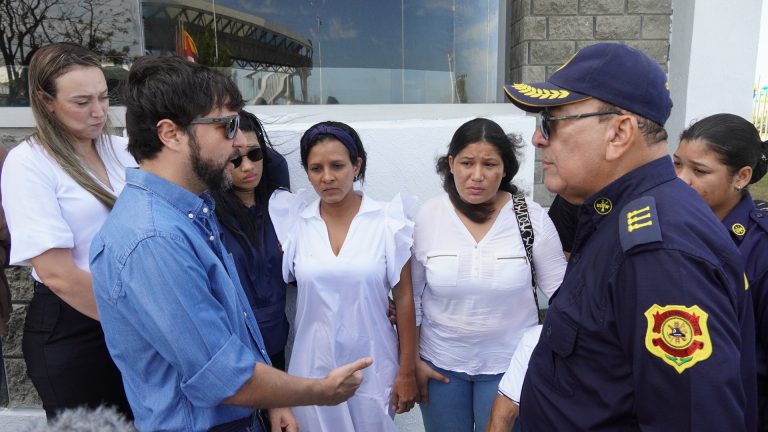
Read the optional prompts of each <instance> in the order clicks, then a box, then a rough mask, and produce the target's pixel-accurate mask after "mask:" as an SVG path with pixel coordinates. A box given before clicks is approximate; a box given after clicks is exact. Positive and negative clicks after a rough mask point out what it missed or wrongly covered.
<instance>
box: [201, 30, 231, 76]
mask: <svg viewBox="0 0 768 432" xmlns="http://www.w3.org/2000/svg"><path fill="white" fill-rule="evenodd" d="M215 38H216V36H215V33H214V31H213V25H209V26H206V27H205V31H204V32H203V34H202V35H201V36H200V37H199V41H198V42H197V55H198V58H199V59H200V63H201V64H204V65H206V66H211V67H230V66H232V62H233V61H232V51H231V50H230V49H229V46H228V45H226V44H223V43H219V56H218V58H217V57H216V39H215Z"/></svg>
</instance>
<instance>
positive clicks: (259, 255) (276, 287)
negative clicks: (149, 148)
mask: <svg viewBox="0 0 768 432" xmlns="http://www.w3.org/2000/svg"><path fill="white" fill-rule="evenodd" d="M239 118H240V130H242V131H243V135H245V138H246V142H247V144H246V146H245V147H243V148H241V149H240V156H238V157H236V158H235V159H233V160H232V164H233V165H234V166H235V168H234V170H232V187H231V188H230V189H229V190H226V191H223V192H217V193H214V195H213V196H214V199H215V200H216V216H217V217H218V220H219V224H220V226H221V230H220V231H221V235H222V241H223V243H224V246H226V248H227V250H229V252H230V253H232V257H233V258H234V260H235V265H236V266H237V274H238V276H239V277H240V284H241V285H242V286H243V290H245V295H246V297H248V302H249V303H250V305H251V308H252V309H253V314H254V316H255V317H256V318H257V320H258V323H259V330H261V335H262V337H263V338H264V345H265V347H266V348H267V353H268V354H269V358H270V360H271V361H272V365H273V366H274V367H276V368H278V369H281V370H285V343H286V341H287V339H288V320H287V318H286V316H285V282H284V281H283V275H282V273H281V265H282V259H283V253H282V250H281V248H280V244H279V243H278V241H277V236H276V235H275V228H274V227H273V226H272V221H271V220H270V219H269V212H268V211H267V204H268V202H269V196H270V195H271V194H272V192H274V191H275V189H278V188H286V189H287V188H288V187H289V180H288V166H287V164H286V162H285V158H283V156H282V155H280V154H279V153H278V152H276V151H275V150H273V149H272V147H271V143H270V142H269V139H268V138H267V135H266V133H265V132H264V129H263V128H262V125H261V122H260V121H259V119H258V118H257V117H256V116H254V115H253V114H251V113H249V112H247V111H240V117H239Z"/></svg>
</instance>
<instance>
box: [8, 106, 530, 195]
mask: <svg viewBox="0 0 768 432" xmlns="http://www.w3.org/2000/svg"><path fill="white" fill-rule="evenodd" d="M247 109H248V110H249V111H251V112H253V113H254V114H256V115H257V116H258V117H259V118H260V119H262V121H264V123H265V125H264V127H265V129H266V130H267V133H268V134H269V136H270V138H271V140H272V143H273V144H274V145H275V148H276V149H277V150H278V151H279V152H280V153H282V154H284V155H285V157H286V159H287V160H288V167H289V170H290V173H291V185H292V189H294V190H298V189H301V188H311V185H310V184H309V182H308V181H307V176H306V174H305V173H304V169H303V168H302V167H301V164H300V158H299V151H298V148H299V139H300V138H301V135H302V134H303V133H304V131H306V130H307V129H308V128H309V127H310V126H312V125H313V124H315V123H317V122H320V121H325V120H336V121H343V122H345V123H348V124H349V125H351V126H352V127H354V128H355V130H357V132H358V133H359V134H360V137H361V139H362V140H363V145H364V147H365V149H366V151H367V152H368V168H367V171H366V181H365V184H364V190H365V191H366V192H367V193H369V194H370V195H371V196H372V197H374V198H376V199H381V200H388V199H390V198H392V197H393V196H394V195H395V194H396V193H398V192H399V191H407V192H410V193H412V194H415V195H416V196H418V197H419V200H420V201H421V202H423V201H425V200H427V199H428V198H430V197H432V196H435V195H437V194H438V193H440V192H441V191H442V188H441V183H440V179H439V177H438V176H437V174H436V173H435V160H436V158H437V156H438V155H442V154H445V153H446V151H447V149H448V143H449V142H450V140H451V137H452V136H453V133H454V132H455V131H456V129H457V128H458V127H459V126H460V125H461V124H462V123H464V122H466V121H468V120H471V119H473V118H475V117H486V118H489V119H492V120H494V121H496V122H497V123H499V124H500V125H501V127H502V128H504V130H505V131H506V132H507V133H517V134H520V135H521V136H522V137H523V139H524V142H525V144H524V148H523V154H522V165H521V167H520V171H519V173H518V175H517V176H516V178H515V183H516V184H517V185H518V186H521V187H523V188H524V189H525V190H526V191H527V192H528V193H529V195H530V193H532V191H533V169H534V151H533V147H532V146H531V144H530V139H531V136H533V131H534V128H535V124H536V122H535V120H534V118H533V117H528V116H525V114H524V113H523V112H522V111H521V110H519V109H518V108H516V107H515V106H514V105H512V104H466V105H303V106H298V105H293V106H287V105H272V106H249V107H247ZM2 114H3V115H0V129H2V128H25V127H30V128H31V127H33V126H34V119H33V118H32V113H31V111H30V110H29V108H4V109H3V110H2ZM111 116H112V119H113V122H114V124H115V126H124V124H125V121H124V117H125V108H122V107H116V108H112V109H111Z"/></svg>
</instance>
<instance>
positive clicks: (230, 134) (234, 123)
mask: <svg viewBox="0 0 768 432" xmlns="http://www.w3.org/2000/svg"><path fill="white" fill-rule="evenodd" d="M190 123H191V124H215V123H226V124H227V129H226V135H227V139H228V140H232V139H234V138H235V135H237V131H238V129H240V116H239V115H237V114H234V115H231V116H226V117H201V118H198V119H194V120H192V121H191V122H190ZM251 160H253V159H251ZM235 166H237V165H235Z"/></svg>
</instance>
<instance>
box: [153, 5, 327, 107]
mask: <svg viewBox="0 0 768 432" xmlns="http://www.w3.org/2000/svg"><path fill="white" fill-rule="evenodd" d="M141 6H142V18H143V21H144V44H145V51H146V53H147V54H152V55H163V54H175V53H176V46H177V44H176V41H177V35H178V31H179V30H178V28H179V25H180V24H183V26H184V29H185V30H186V31H187V32H189V34H190V35H191V36H192V37H193V39H195V40H199V38H202V37H204V34H205V32H206V30H207V29H210V28H211V27H212V24H213V23H214V19H215V23H216V26H215V28H216V38H217V43H218V46H219V47H224V46H226V47H227V49H228V50H229V54H230V56H231V58H232V60H233V61H234V65H235V66H236V67H238V68H241V69H251V70H253V71H255V72H275V73H280V74H286V75H287V76H290V75H298V76H299V78H300V80H301V92H302V95H303V97H302V99H304V98H306V95H307V78H308V77H309V74H310V70H311V68H312V54H313V47H312V41H311V40H309V39H307V38H304V37H302V36H300V35H298V34H297V33H295V32H293V31H291V30H290V29H288V28H285V27H283V26H281V25H280V24H277V23H274V22H271V21H268V20H266V19H264V18H261V17H258V16H255V15H249V14H246V13H244V12H241V11H238V10H234V9H231V8H227V7H222V6H216V9H215V13H214V9H213V4H212V2H210V1H204V0H186V1H177V0H152V1H143V2H142V3H141Z"/></svg>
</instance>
